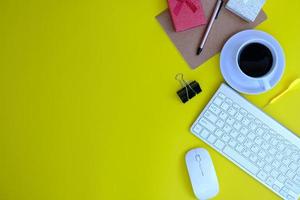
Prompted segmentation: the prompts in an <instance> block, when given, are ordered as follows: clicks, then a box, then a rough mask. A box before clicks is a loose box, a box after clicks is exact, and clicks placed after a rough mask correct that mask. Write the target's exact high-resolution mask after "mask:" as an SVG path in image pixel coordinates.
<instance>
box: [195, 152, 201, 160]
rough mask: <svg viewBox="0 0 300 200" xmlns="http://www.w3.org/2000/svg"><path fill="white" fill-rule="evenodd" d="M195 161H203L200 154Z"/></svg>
mask: <svg viewBox="0 0 300 200" xmlns="http://www.w3.org/2000/svg"><path fill="white" fill-rule="evenodd" d="M195 159H196V161H198V162H200V161H201V157H200V155H199V154H197V155H196V156H195Z"/></svg>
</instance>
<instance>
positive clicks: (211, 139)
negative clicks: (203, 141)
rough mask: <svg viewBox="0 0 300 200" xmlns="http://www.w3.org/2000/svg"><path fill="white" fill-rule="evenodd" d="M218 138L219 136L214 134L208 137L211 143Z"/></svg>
mask: <svg viewBox="0 0 300 200" xmlns="http://www.w3.org/2000/svg"><path fill="white" fill-rule="evenodd" d="M216 140H217V137H216V136H214V135H210V136H209V137H208V138H207V141H208V142H209V143H211V144H213V143H214V142H215V141H216Z"/></svg>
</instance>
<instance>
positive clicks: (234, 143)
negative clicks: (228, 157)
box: [229, 139, 237, 148]
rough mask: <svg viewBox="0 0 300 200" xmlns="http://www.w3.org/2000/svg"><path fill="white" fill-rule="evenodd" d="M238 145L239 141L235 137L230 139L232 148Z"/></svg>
mask: <svg viewBox="0 0 300 200" xmlns="http://www.w3.org/2000/svg"><path fill="white" fill-rule="evenodd" d="M236 145H237V142H236V141H235V140H234V139H231V140H230V141H229V146H231V147H232V148H234V147H235V146H236Z"/></svg>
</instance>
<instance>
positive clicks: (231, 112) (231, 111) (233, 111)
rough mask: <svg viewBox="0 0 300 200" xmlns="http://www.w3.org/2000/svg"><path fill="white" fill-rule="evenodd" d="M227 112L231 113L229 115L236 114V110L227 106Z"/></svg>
mask: <svg viewBox="0 0 300 200" xmlns="http://www.w3.org/2000/svg"><path fill="white" fill-rule="evenodd" d="M228 113H229V114H230V115H231V116H234V115H235V114H236V110H235V109H234V108H229V109H228Z"/></svg>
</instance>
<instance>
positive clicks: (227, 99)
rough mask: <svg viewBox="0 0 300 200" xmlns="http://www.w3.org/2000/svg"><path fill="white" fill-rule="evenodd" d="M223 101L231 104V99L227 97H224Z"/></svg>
mask: <svg viewBox="0 0 300 200" xmlns="http://www.w3.org/2000/svg"><path fill="white" fill-rule="evenodd" d="M225 102H226V103H228V104H229V105H231V104H232V103H233V102H232V100H231V99H229V98H226V99H225Z"/></svg>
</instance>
